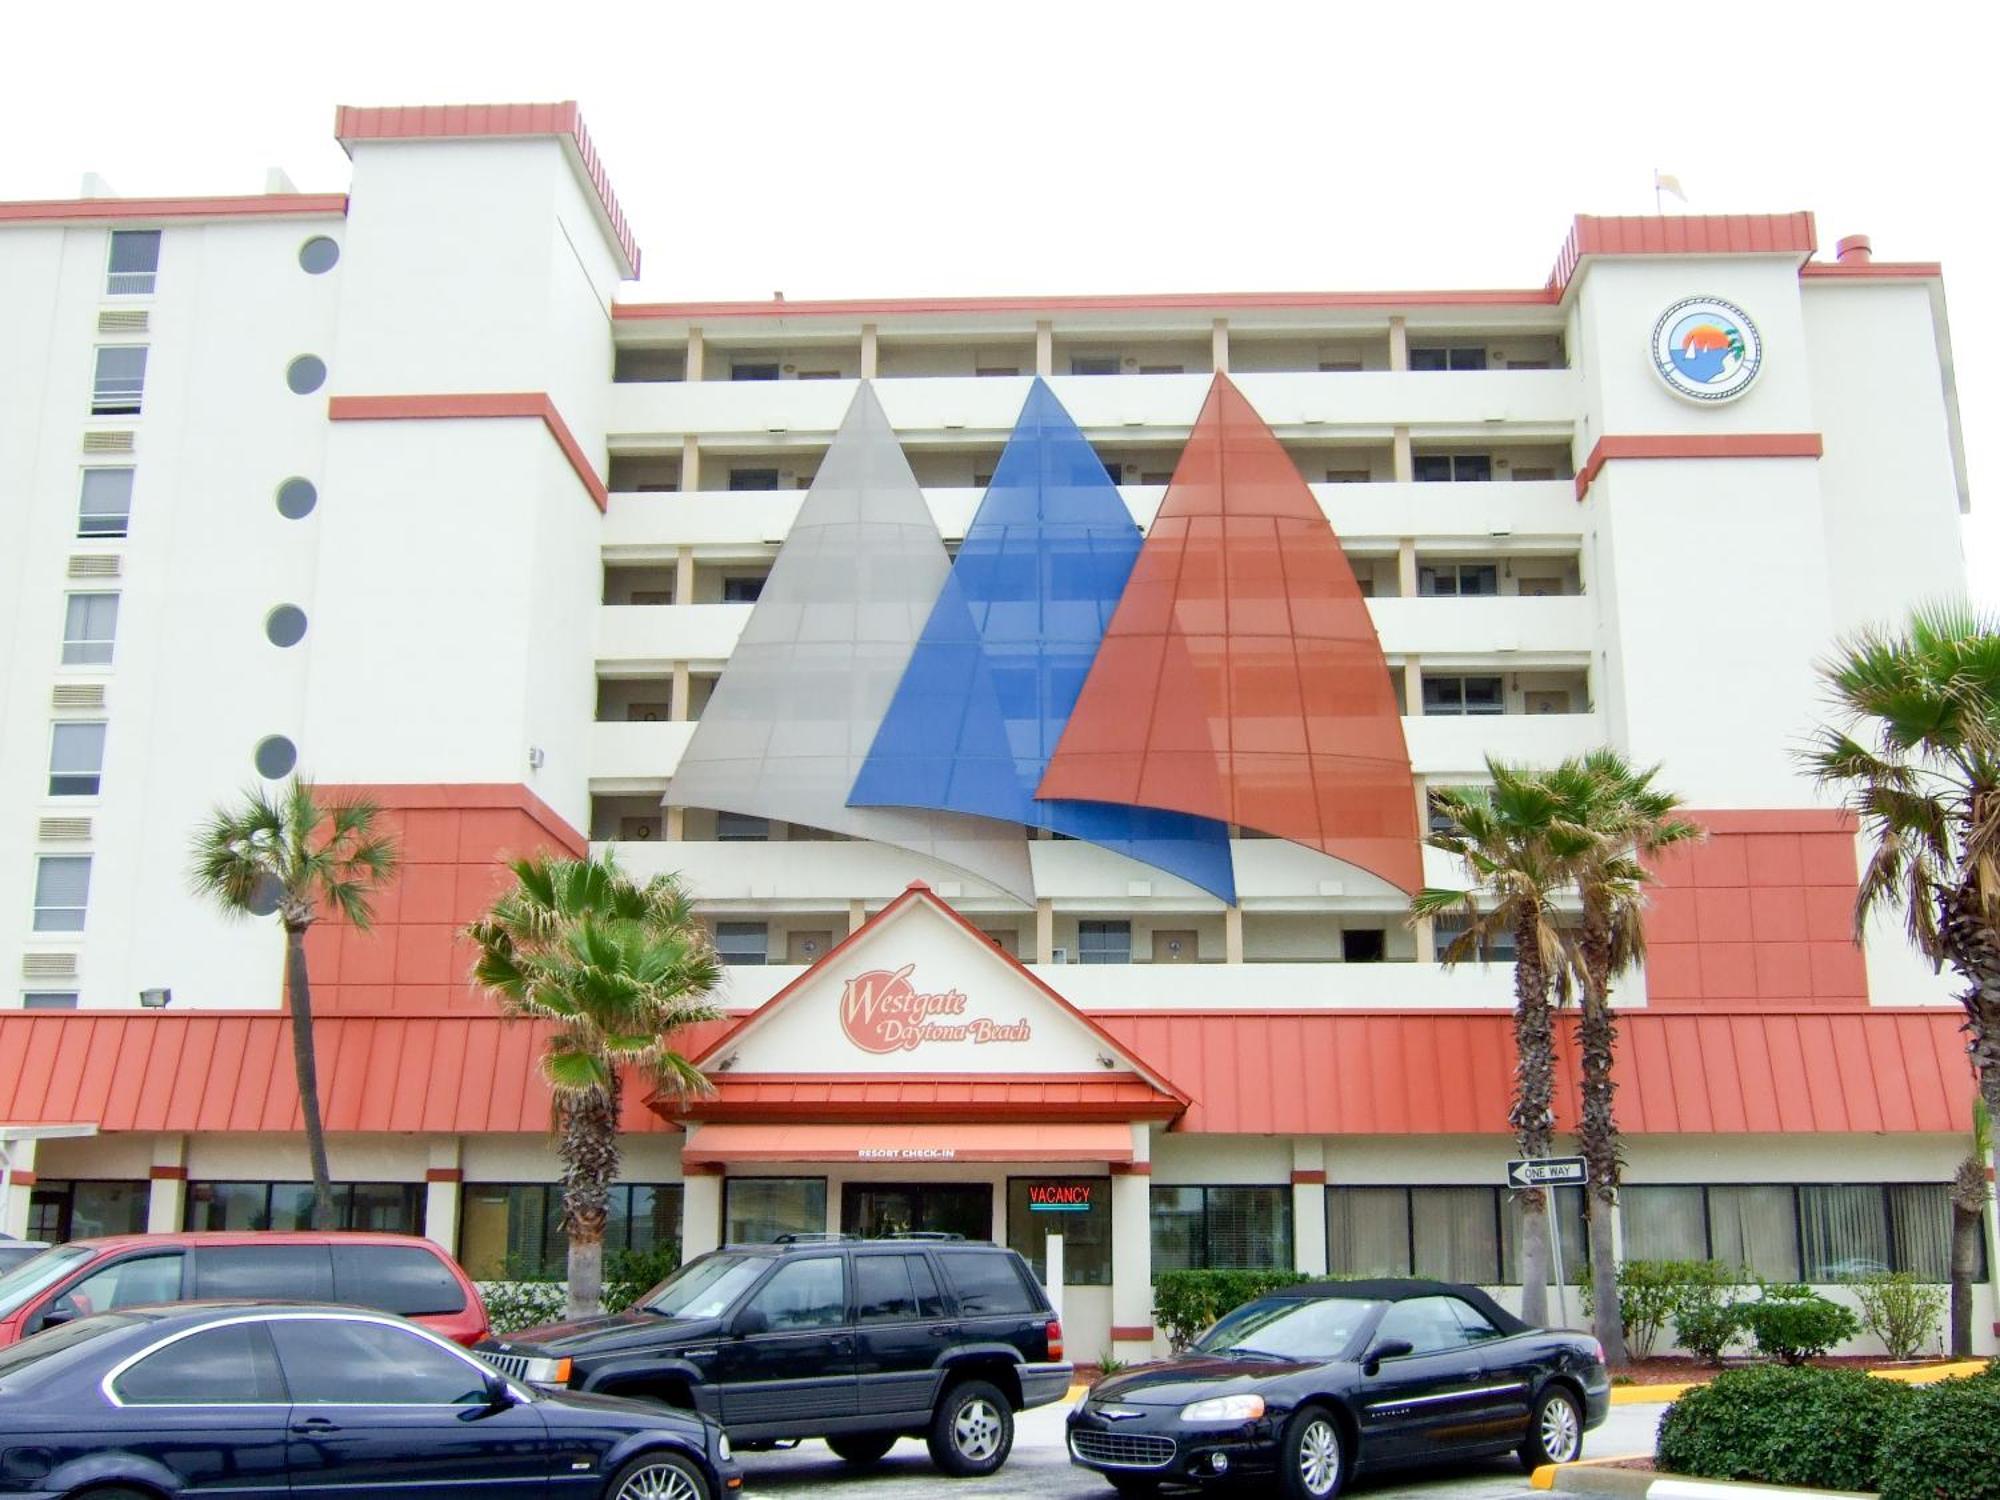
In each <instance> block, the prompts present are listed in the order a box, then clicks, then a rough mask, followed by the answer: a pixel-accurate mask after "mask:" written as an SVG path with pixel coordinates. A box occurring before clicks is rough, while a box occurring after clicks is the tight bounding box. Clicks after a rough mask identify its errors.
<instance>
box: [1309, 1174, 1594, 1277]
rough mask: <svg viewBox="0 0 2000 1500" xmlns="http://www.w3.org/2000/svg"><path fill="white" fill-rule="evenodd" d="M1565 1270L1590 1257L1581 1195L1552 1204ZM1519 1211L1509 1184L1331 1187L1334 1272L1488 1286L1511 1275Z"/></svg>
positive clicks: (1570, 1272) (1570, 1273) (1572, 1273)
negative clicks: (1421, 1278)
mask: <svg viewBox="0 0 2000 1500" xmlns="http://www.w3.org/2000/svg"><path fill="white" fill-rule="evenodd" d="M1551 1208H1552V1211H1553V1214H1554V1220H1553V1222H1555V1223H1556V1225H1557V1227H1558V1229H1559V1232H1560V1235H1561V1239H1562V1257H1563V1270H1564V1274H1565V1276H1566V1278H1567V1280H1568V1281H1570V1282H1571V1283H1574V1282H1575V1281H1576V1280H1577V1273H1578V1270H1579V1268H1580V1267H1581V1266H1582V1265H1583V1264H1584V1238H1583V1231H1584V1223H1583V1211H1584V1205H1583V1195H1582V1194H1581V1193H1579V1192H1577V1191H1576V1190H1575V1189H1574V1188H1568V1189H1559V1190H1558V1191H1557V1192H1556V1194H1555V1197H1554V1200H1553V1202H1552V1204H1551ZM1518 1235H1519V1214H1518V1213H1517V1211H1516V1210H1515V1208H1514V1206H1513V1204H1512V1203H1511V1201H1510V1195H1509V1194H1508V1193H1507V1191H1506V1190H1505V1189H1503V1188H1499V1187H1490V1186H1485V1185H1479V1186H1466V1187H1414V1188H1402V1187H1340V1188H1328V1189H1327V1193H1326V1251H1327V1268H1328V1270H1330V1271H1331V1272H1332V1273H1333V1274H1334V1275H1336V1276H1412V1275H1414V1276H1424V1277H1431V1278H1434V1279H1436V1280H1439V1281H1463V1282H1470V1283H1474V1284H1481V1285H1487V1286H1493V1285H1499V1284H1501V1283H1508V1282H1512V1281H1514V1280H1515V1279H1516V1277H1517V1276H1518V1274H1519V1273H1518V1271H1517V1270H1516V1260H1517V1254H1516V1250H1517V1247H1516V1240H1517V1238H1518Z"/></svg>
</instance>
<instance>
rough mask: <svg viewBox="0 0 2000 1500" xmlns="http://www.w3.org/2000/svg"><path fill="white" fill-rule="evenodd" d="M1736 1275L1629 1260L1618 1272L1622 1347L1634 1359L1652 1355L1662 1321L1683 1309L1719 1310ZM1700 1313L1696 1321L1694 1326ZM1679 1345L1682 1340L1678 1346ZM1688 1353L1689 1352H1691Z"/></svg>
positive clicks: (1707, 1263) (1720, 1268)
mask: <svg viewBox="0 0 2000 1500" xmlns="http://www.w3.org/2000/svg"><path fill="white" fill-rule="evenodd" d="M1738 1279H1739V1278H1738V1276H1737V1274H1736V1273H1735V1272H1734V1271H1732V1270H1731V1269H1730V1268H1729V1267H1727V1266H1725V1265H1723V1264H1722V1263H1721V1262H1720V1261H1713V1260H1628V1261H1626V1262H1625V1263H1624V1264H1623V1265H1621V1266H1620V1267H1619V1268H1618V1310H1619V1317H1620V1318H1621V1320H1622V1321H1623V1322H1624V1324H1625V1344H1626V1347H1627V1348H1628V1349H1630V1350H1631V1352H1632V1355H1633V1357H1634V1358H1635V1359H1644V1358H1646V1357H1647V1356H1648V1355H1650V1354H1651V1353H1652V1352H1653V1345H1654V1344H1655V1343H1656V1342H1657V1341H1658V1339H1659V1336H1660V1331H1661V1330H1662V1329H1663V1328H1665V1327H1666V1324H1667V1319H1668V1318H1670V1317H1674V1318H1676V1321H1677V1325H1678V1314H1679V1313H1680V1312H1681V1310H1682V1309H1683V1308H1686V1307H1694V1308H1697V1309H1699V1308H1701V1307H1703V1306H1706V1305H1708V1304H1710V1303H1713V1304H1715V1305H1718V1306H1719V1305H1720V1304H1721V1302H1722V1295H1721V1294H1722V1293H1723V1292H1724V1291H1726V1290H1728V1289H1730V1288H1732V1287H1734V1286H1736V1285H1737V1283H1738ZM1699 1316H1700V1314H1699V1311H1697V1314H1696V1319H1697V1322H1698V1321H1699ZM1681 1342H1682V1343H1683V1344H1686V1343H1687V1340H1686V1339H1685V1338H1683V1339H1682V1340H1681ZM1690 1347H1692V1346H1690Z"/></svg>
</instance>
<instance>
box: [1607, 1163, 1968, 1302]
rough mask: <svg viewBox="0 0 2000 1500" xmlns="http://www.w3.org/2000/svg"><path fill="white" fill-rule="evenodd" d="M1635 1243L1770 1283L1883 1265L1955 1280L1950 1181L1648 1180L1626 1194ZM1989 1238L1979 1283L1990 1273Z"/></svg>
mask: <svg viewBox="0 0 2000 1500" xmlns="http://www.w3.org/2000/svg"><path fill="white" fill-rule="evenodd" d="M1619 1209H1620V1213H1621V1216H1622V1218H1623V1221H1624V1226H1625V1241H1626V1244H1627V1245H1628V1246H1630V1247H1632V1254H1633V1255H1634V1256H1641V1257H1644V1258H1648V1259H1669V1258H1679V1259H1691V1260H1702V1259H1710V1260H1719V1261H1722V1262H1723V1263H1724V1264H1726V1265H1732V1266H1742V1267H1743V1268H1744V1269H1745V1271H1746V1272H1747V1273H1748V1274H1749V1275H1752V1276H1761V1277H1763V1278H1764V1279H1765V1280H1767V1281H1797V1280H1805V1281H1808V1282H1838V1281H1847V1280H1852V1279H1855V1278H1858V1277H1862V1276H1868V1275H1872V1274H1874V1273H1875V1272H1878V1271H1885V1270H1886V1271H1907V1272H1910V1273H1911V1274H1913V1275H1916V1276H1921V1277H1922V1278H1924V1279H1925V1280H1926V1281H1933V1282H1945V1281H1949V1280H1950V1279H1951V1198H1950V1192H1949V1188H1948V1187H1947V1185H1946V1184H1944V1183H1941V1182H1898V1183H1858V1184H1856V1183H1804V1184H1800V1185H1798V1186H1796V1187H1795V1186H1792V1185H1790V1184H1776V1183H1771V1184H1767V1183H1746V1184H1736V1183H1731V1184H1727V1185H1716V1186H1713V1187H1701V1186H1694V1185H1664V1184H1652V1183H1645V1184H1640V1185H1638V1186H1633V1187H1627V1188H1625V1189H1624V1190H1623V1192H1621V1193H1620V1194H1619ZM1986 1255H1987V1247H1986V1245H1985V1243H1984V1236H1983V1235H1982V1236H1981V1244H1980V1247H1979V1261H1978V1265H1977V1267H1976V1268H1975V1271H1974V1279H1975V1280H1979V1281H1983V1280H1985V1279H1986V1276H1987V1272H1986Z"/></svg>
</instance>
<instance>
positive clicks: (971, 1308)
mask: <svg viewBox="0 0 2000 1500" xmlns="http://www.w3.org/2000/svg"><path fill="white" fill-rule="evenodd" d="M939 1259H940V1260H942V1261H943V1262H944V1274H945V1278H946V1280H948V1281H950V1282H951V1289H952V1290H953V1291H955V1292H957V1293H958V1310H959V1312H960V1313H962V1314H963V1315H964V1316H966V1317H978V1316H981V1315H982V1314H986V1313H1029V1312H1039V1311H1040V1310H1041V1301H1040V1299H1039V1298H1037V1297H1036V1296H1035V1294H1034V1292H1033V1291H1031V1290H1030V1289H1029V1287H1028V1279H1027V1278H1026V1277H1025V1276H1023V1275H1022V1274H1021V1264H1020V1261H1019V1259H1018V1258H1016V1257H1015V1256H1013V1255H1011V1254H1009V1253H1008V1252H1007V1251H1005V1250H968V1251H961V1252H958V1253H955V1254H952V1255H944V1256H940V1257H939Z"/></svg>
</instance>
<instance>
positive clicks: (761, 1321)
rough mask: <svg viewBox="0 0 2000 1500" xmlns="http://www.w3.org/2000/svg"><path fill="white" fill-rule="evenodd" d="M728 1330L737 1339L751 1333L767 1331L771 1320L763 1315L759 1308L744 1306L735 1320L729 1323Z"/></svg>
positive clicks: (769, 1329)
mask: <svg viewBox="0 0 2000 1500" xmlns="http://www.w3.org/2000/svg"><path fill="white" fill-rule="evenodd" d="M729 1331H730V1332H731V1333H733V1334H735V1335H736V1337H738V1338H739V1339H740V1338H743V1337H745V1336H747V1335H749V1334H753V1333H769V1332H770V1331H771V1320H770V1319H769V1318H767V1317H765V1316H764V1314H763V1312H762V1311H761V1310H760V1309H758V1308H755V1307H746V1308H744V1309H743V1311H742V1312H740V1313H738V1314H737V1315H736V1321H735V1322H734V1323H731V1324H730V1325H729Z"/></svg>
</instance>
